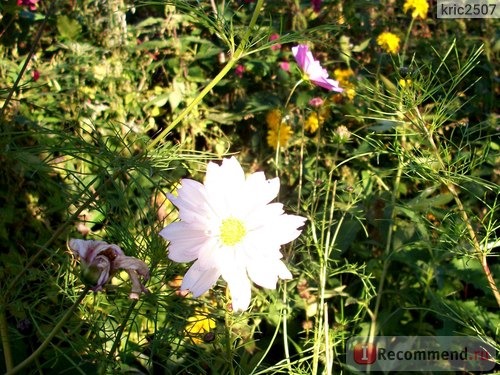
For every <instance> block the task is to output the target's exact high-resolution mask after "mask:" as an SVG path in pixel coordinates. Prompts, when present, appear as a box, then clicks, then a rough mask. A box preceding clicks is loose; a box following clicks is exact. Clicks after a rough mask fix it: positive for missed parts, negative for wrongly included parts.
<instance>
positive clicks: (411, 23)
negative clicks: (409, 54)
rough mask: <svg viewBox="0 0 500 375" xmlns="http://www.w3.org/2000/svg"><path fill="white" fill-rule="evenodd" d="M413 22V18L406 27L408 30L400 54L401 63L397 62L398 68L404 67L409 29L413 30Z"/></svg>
mask: <svg viewBox="0 0 500 375" xmlns="http://www.w3.org/2000/svg"><path fill="white" fill-rule="evenodd" d="M414 22H415V18H413V17H412V18H411V22H410V26H408V30H407V31H406V35H405V41H404V43H403V48H402V52H401V61H400V62H399V66H400V67H402V66H404V63H405V59H406V50H407V48H408V41H409V40H410V33H411V29H413V23H414Z"/></svg>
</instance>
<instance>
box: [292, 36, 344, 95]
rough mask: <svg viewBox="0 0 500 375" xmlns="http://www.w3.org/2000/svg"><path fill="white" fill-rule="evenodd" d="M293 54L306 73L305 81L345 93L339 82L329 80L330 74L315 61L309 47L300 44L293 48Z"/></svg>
mask: <svg viewBox="0 0 500 375" xmlns="http://www.w3.org/2000/svg"><path fill="white" fill-rule="evenodd" d="M292 53H293V56H294V57H295V60H296V61H297V64H298V65H299V68H300V69H301V70H302V72H303V73H304V79H306V80H308V81H311V82H312V83H314V84H315V85H316V86H319V87H323V88H324V89H327V90H329V91H336V92H342V91H343V89H342V88H340V87H339V82H338V81H335V80H333V79H331V78H328V72H327V71H326V69H324V68H323V67H322V66H321V64H320V63H319V61H318V60H315V59H314V57H313V55H312V53H311V51H309V47H308V46H306V45H305V44H299V45H298V46H295V47H293V48H292Z"/></svg>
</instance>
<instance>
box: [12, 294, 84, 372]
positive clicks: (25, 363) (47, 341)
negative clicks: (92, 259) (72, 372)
mask: <svg viewBox="0 0 500 375" xmlns="http://www.w3.org/2000/svg"><path fill="white" fill-rule="evenodd" d="M89 291H90V288H89V287H86V288H85V289H84V290H83V292H82V293H81V294H80V296H79V297H78V299H77V300H76V301H75V302H74V303H73V305H72V306H71V307H70V308H69V310H68V311H66V313H65V314H64V316H63V317H62V318H61V320H59V322H58V323H57V324H56V326H55V327H54V328H53V329H52V331H51V332H50V333H49V335H48V336H47V337H46V338H45V340H44V341H43V342H42V344H41V345H40V346H39V347H38V349H36V350H35V351H34V352H33V353H32V354H31V355H30V356H29V357H28V358H26V359H25V360H24V361H22V362H21V363H20V364H18V365H17V366H16V367H14V368H13V369H11V370H10V371H7V373H6V374H5V375H13V374H17V373H18V372H19V371H21V370H23V369H24V368H25V367H26V366H28V365H29V364H30V363H31V362H33V361H34V360H35V359H37V358H38V357H39V356H40V354H42V352H43V351H44V350H45V349H46V348H47V346H49V344H50V342H51V341H52V339H53V338H54V336H55V335H57V333H58V332H59V331H60V330H61V328H62V327H63V326H64V324H65V323H66V322H67V321H68V319H69V318H70V317H71V316H72V315H73V312H74V311H75V310H76V309H77V308H78V306H80V303H81V302H82V301H83V299H84V298H85V296H86V295H87V293H88V292H89Z"/></svg>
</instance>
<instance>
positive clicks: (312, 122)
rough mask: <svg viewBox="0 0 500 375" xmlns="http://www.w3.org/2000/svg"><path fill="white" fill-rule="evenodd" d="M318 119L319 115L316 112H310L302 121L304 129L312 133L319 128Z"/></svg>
mask: <svg viewBox="0 0 500 375" xmlns="http://www.w3.org/2000/svg"><path fill="white" fill-rule="evenodd" d="M320 119H321V118H320V116H318V114H317V113H316V112H312V113H311V114H310V115H309V117H307V119H306V121H305V122H304V129H305V130H306V131H308V132H309V133H314V132H315V131H316V130H318V128H319V125H320Z"/></svg>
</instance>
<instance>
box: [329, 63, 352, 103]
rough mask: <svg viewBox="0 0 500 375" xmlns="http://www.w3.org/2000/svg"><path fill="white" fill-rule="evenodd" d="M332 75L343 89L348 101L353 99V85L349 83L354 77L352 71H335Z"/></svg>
mask: <svg viewBox="0 0 500 375" xmlns="http://www.w3.org/2000/svg"><path fill="white" fill-rule="evenodd" d="M333 75H334V77H335V79H336V80H337V81H339V84H340V86H342V87H343V88H344V93H345V94H346V96H347V97H348V98H349V100H352V99H354V97H355V96H356V90H355V87H354V84H353V83H352V82H351V78H352V77H353V76H354V72H353V71H352V69H335V71H334V72H333Z"/></svg>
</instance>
